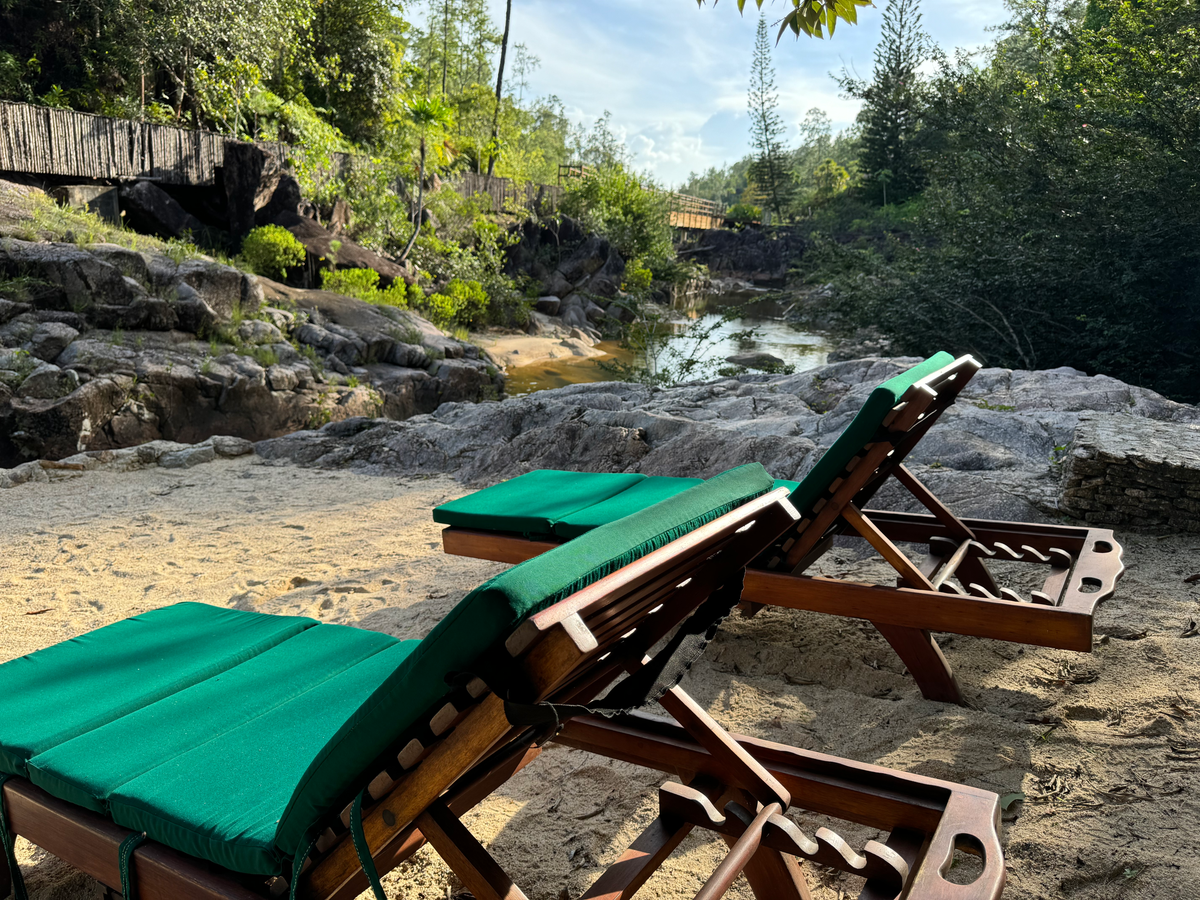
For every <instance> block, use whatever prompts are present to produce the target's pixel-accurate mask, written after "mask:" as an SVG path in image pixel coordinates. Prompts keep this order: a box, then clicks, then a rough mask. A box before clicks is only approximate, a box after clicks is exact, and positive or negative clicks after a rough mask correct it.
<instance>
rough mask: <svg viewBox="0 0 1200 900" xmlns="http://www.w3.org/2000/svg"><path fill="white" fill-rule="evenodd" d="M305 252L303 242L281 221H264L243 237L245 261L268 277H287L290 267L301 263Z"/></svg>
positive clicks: (242, 254)
mask: <svg viewBox="0 0 1200 900" xmlns="http://www.w3.org/2000/svg"><path fill="white" fill-rule="evenodd" d="M304 256H305V251H304V245H303V244H301V243H300V242H299V241H298V240H296V237H295V235H293V234H292V233H291V232H290V231H288V230H287V229H286V228H283V227H282V226H279V225H261V226H259V227H258V228H255V229H253V230H252V231H251V232H250V233H249V234H248V235H246V239H245V240H244V241H242V253H241V259H242V262H244V263H245V264H246V265H247V266H249V267H250V269H252V270H253V271H254V272H256V273H257V274H259V275H265V276H266V277H267V278H277V279H281V278H286V277H287V270H288V269H290V268H292V267H293V266H299V265H301V264H302V263H303V262H304Z"/></svg>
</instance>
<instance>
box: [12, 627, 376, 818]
mask: <svg viewBox="0 0 1200 900" xmlns="http://www.w3.org/2000/svg"><path fill="white" fill-rule="evenodd" d="M395 643H396V639H395V638H394V637H391V636H390V635H386V634H380V633H378V632H375V631H364V630H362V629H360V628H347V627H346V626H343V625H318V626H316V627H315V628H309V629H308V630H307V631H302V632H300V633H299V634H297V635H295V636H294V637H292V638H290V639H289V640H286V641H284V642H283V643H281V644H278V645H276V646H275V647H272V648H271V649H270V650H267V651H266V652H264V653H261V654H259V655H258V656H255V657H254V658H253V659H249V660H247V661H246V662H244V663H242V664H241V665H238V666H234V667H233V668H231V669H229V670H227V671H225V672H222V673H221V674H219V675H215V676H213V677H212V678H209V679H207V680H205V681H201V682H200V683H199V684H195V685H192V686H191V687H189V688H187V689H185V690H182V691H179V692H178V693H175V694H172V695H171V696H169V697H164V698H163V699H162V700H159V701H158V702H157V703H152V704H150V705H149V706H144V707H142V708H141V709H139V710H137V711H136V712H132V713H130V714H129V715H126V716H122V717H121V718H119V719H116V720H115V721H112V722H109V723H108V724H107V725H101V726H100V727H99V728H95V729H93V730H91V731H88V732H85V733H84V734H81V735H79V736H78V737H76V738H73V739H72V740H69V741H67V742H65V743H62V744H59V745H58V746H56V747H51V748H50V749H49V750H46V751H45V752H43V753H39V754H38V755H37V756H35V757H33V758H32V759H30V760H29V779H30V780H31V781H32V782H33V783H34V784H36V785H38V786H39V787H41V788H42V789H44V790H45V791H47V792H48V793H50V794H53V795H54V796H55V797H58V798H60V799H62V800H67V801H69V802H71V803H74V804H77V805H78V806H84V807H87V808H88V809H93V810H95V811H97V812H104V811H105V810H106V808H107V801H108V798H109V797H110V796H111V795H112V793H113V792H114V791H116V790H118V789H119V788H120V787H121V786H122V785H125V784H127V783H128V782H130V781H132V780H133V779H135V778H137V777H138V776H140V775H144V774H146V773H147V772H150V771H151V770H152V769H155V768H157V767H158V766H161V765H163V764H164V763H167V762H169V761H170V760H172V759H174V758H175V757H177V756H179V755H181V754H183V753H186V752H188V751H190V750H192V749H194V748H195V747H197V746H199V745H201V744H204V743H205V742H207V741H214V740H217V741H219V740H220V739H221V736H222V735H223V734H225V733H226V732H228V731H232V730H233V729H235V728H238V727H240V726H242V725H244V724H246V723H248V722H251V721H253V720H255V719H257V718H259V717H261V716H262V715H264V714H265V713H267V712H270V711H271V710H273V709H275V708H276V707H279V706H281V705H282V704H284V703H287V702H289V701H291V700H294V699H295V698H296V697H298V696H300V695H302V694H304V693H306V692H307V691H310V690H312V689H313V688H315V687H317V686H319V685H321V684H323V683H324V682H326V681H328V680H329V679H330V678H333V677H334V676H336V675H339V674H341V673H342V672H344V671H345V670H346V669H349V668H350V667H351V666H353V665H355V664H356V663H358V662H361V661H362V660H363V659H365V658H367V657H368V656H373V655H374V654H376V653H379V652H380V651H381V650H383V649H384V648H386V647H390V646H391V645H393V644H395ZM352 711H353V710H352V709H351V710H345V714H346V715H348V714H349V713H350V712H352ZM339 724H340V723H339ZM281 749H283V750H287V748H281ZM284 799H285V801H286V797H285V798H284Z"/></svg>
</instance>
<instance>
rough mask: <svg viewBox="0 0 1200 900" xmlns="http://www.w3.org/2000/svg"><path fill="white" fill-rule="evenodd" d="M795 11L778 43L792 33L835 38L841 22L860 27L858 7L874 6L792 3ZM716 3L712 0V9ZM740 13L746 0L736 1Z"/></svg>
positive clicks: (863, 1) (857, 1) (783, 23)
mask: <svg viewBox="0 0 1200 900" xmlns="http://www.w3.org/2000/svg"><path fill="white" fill-rule="evenodd" d="M755 2H756V3H757V4H758V8H759V9H762V5H763V0H755ZM696 3H697V5H699V6H703V5H704V0H696ZM790 3H791V6H792V9H791V11H789V12H787V13H785V14H784V16H783V18H782V19H781V20H780V21H779V33H778V34H777V35H776V38H775V39H776V41H778V40H779V38H781V37H783V35H784V32H787V31H790V32H792V34H794V35H795V36H796V37H800V35H801V34H806V35H808V36H809V37H818V38H823V37H825V32H826V31H828V32H829V36H830V37H833V32H834V29H835V28H836V27H837V23H838V19H841V20H842V21H843V22H849V23H850V24H851V25H857V24H858V7H860V6H871V5H872V4H871V0H790ZM716 5H717V0H713V6H716ZM737 5H738V10H739V11H740V10H743V9H744V8H745V6H746V0H737Z"/></svg>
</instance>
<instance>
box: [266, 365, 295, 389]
mask: <svg viewBox="0 0 1200 900" xmlns="http://www.w3.org/2000/svg"><path fill="white" fill-rule="evenodd" d="M267 384H268V385H270V387H271V390H273V391H294V390H295V389H296V388H297V387H299V386H300V377H299V376H298V375H297V374H296V372H295V370H294V369H292V368H291V367H290V366H282V365H275V366H270V367H268V368H267Z"/></svg>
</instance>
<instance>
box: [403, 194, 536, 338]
mask: <svg viewBox="0 0 1200 900" xmlns="http://www.w3.org/2000/svg"><path fill="white" fill-rule="evenodd" d="M514 240H516V237H515V236H511V235H509V234H508V233H507V232H506V231H504V230H502V229H501V228H500V227H499V226H498V225H497V224H496V223H494V222H490V221H488V220H487V219H485V218H483V217H482V216H478V217H476V218H475V219H474V220H473V221H472V222H471V225H470V227H469V228H466V229H464V231H463V232H462V234H461V236H460V238H459V240H457V241H453V240H446V241H443V240H441V239H439V238H438V237H437V236H436V235H434V234H432V233H431V232H429V231H423V232H422V233H421V235H420V237H419V238H418V240H417V243H416V246H415V248H414V250H413V254H412V257H413V259H414V260H415V262H416V263H417V266H418V268H419V269H420V270H421V271H422V272H426V273H429V278H430V279H431V280H432V281H433V282H434V283H437V284H444V283H449V282H452V281H455V280H457V281H461V282H472V281H473V282H477V283H478V284H479V285H480V286H481V287H482V289H483V292H484V293H485V294H486V295H487V297H488V303H487V310H486V315H485V316H484V317H483V319H481V320H472V323H473V324H476V325H480V324H483V323H484V322H485V321H486V322H488V323H491V324H495V325H506V326H512V325H524V324H525V322H527V321H528V319H529V308H530V303H529V301H528V300H527V299H526V298H525V297H523V296H522V295H521V292H520V291H518V290H517V287H516V285H515V284H514V283H513V280H512V279H511V278H509V277H508V276H507V275H505V274H504V263H505V249H506V248H507V247H508V246H509V245H510V244H511V243H512V242H513V241H514ZM472 323H465V324H472Z"/></svg>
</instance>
